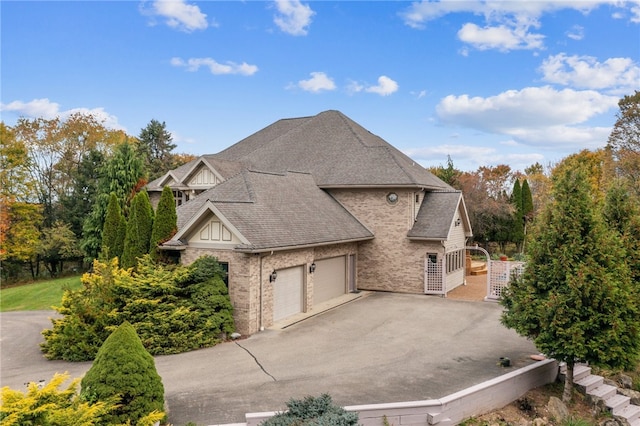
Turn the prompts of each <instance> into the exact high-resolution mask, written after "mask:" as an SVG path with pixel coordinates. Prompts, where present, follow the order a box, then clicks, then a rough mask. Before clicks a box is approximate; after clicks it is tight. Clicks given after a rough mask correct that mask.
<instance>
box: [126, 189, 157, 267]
mask: <svg viewBox="0 0 640 426" xmlns="http://www.w3.org/2000/svg"><path fill="white" fill-rule="evenodd" d="M152 229H153V208H152V207H151V202H150V201H149V195H148V194H147V191H144V190H143V191H141V192H139V193H138V194H137V195H136V196H135V197H134V198H133V201H132V202H131V211H130V212H129V219H128V220H127V233H126V235H125V238H124V249H123V252H122V259H121V262H120V263H121V264H122V267H123V268H131V267H134V266H136V262H137V259H138V258H139V257H140V256H142V255H143V254H147V253H149V242H150V241H151V230H152Z"/></svg>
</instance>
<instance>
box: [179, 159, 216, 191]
mask: <svg viewBox="0 0 640 426" xmlns="http://www.w3.org/2000/svg"><path fill="white" fill-rule="evenodd" d="M220 182H221V180H220V178H218V176H216V174H215V173H214V172H213V171H212V170H211V169H209V167H207V166H205V165H204V164H201V165H200V167H198V168H197V169H196V170H195V171H194V172H193V173H192V174H191V176H190V177H189V179H188V180H187V185H188V186H189V187H196V186H200V187H207V188H210V187H212V186H216V185H218V184H219V183H220Z"/></svg>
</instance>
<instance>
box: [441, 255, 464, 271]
mask: <svg viewBox="0 0 640 426" xmlns="http://www.w3.org/2000/svg"><path fill="white" fill-rule="evenodd" d="M464 256H465V253H464V249H461V250H456V251H450V252H449V253H447V254H446V262H447V274H450V273H452V272H456V271H459V270H460V269H463V268H464Z"/></svg>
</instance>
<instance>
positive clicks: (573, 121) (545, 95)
mask: <svg viewBox="0 0 640 426" xmlns="http://www.w3.org/2000/svg"><path fill="white" fill-rule="evenodd" d="M617 102H618V98H617V97H614V96H607V95H603V94H600V93H598V92H595V91H591V90H585V91H575V90H572V89H564V90H560V91H558V90H555V89H553V88H551V87H548V86H545V87H527V88H525V89H522V90H509V91H506V92H503V93H500V94H498V95H496V96H490V97H487V98H483V97H469V96H468V95H461V96H454V95H450V96H447V97H445V98H443V99H441V101H440V103H439V104H438V105H437V107H436V112H437V115H438V118H439V119H440V120H441V122H443V123H445V124H448V125H454V126H462V127H468V128H472V129H477V130H481V131H483V132H486V133H493V134H501V135H506V136H509V137H512V138H514V139H515V140H516V141H518V142H520V143H523V144H527V145H535V146H554V145H558V144H562V145H565V146H578V147H580V148H589V147H597V146H602V145H603V144H604V143H605V142H606V140H607V137H608V134H609V132H610V130H611V129H610V128H605V127H590V126H589V125H586V124H584V123H586V122H587V121H588V120H590V119H591V118H593V117H595V116H597V115H599V114H602V113H605V112H607V111H609V110H610V109H612V108H615V107H616V106H617Z"/></svg>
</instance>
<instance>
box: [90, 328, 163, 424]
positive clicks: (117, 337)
mask: <svg viewBox="0 0 640 426" xmlns="http://www.w3.org/2000/svg"><path fill="white" fill-rule="evenodd" d="M80 395H81V396H82V398H84V399H85V400H86V401H89V402H92V403H97V402H99V401H113V400H117V401H118V405H117V407H116V409H114V410H112V411H111V412H110V413H108V414H106V415H105V416H104V420H105V422H106V423H107V424H120V423H125V422H127V421H131V422H133V423H134V424H135V423H137V422H138V420H140V419H141V418H143V417H145V416H146V415H148V414H149V413H158V412H162V410H163V408H164V386H163V385H162V379H161V378H160V375H158V372H157V371H156V366H155V361H154V360H153V357H152V356H151V355H150V354H149V352H147V351H146V350H145V349H144V347H143V346H142V342H141V341H140V338H139V337H138V335H137V334H136V331H135V330H134V329H133V327H132V326H131V324H129V323H128V322H125V323H123V324H122V325H121V326H120V327H118V328H117V329H116V330H115V331H114V332H113V333H111V335H110V336H109V337H108V338H107V340H105V342H104V344H103V345H102V347H101V348H100V350H99V351H98V355H97V356H96V359H95V361H94V362H93V365H92V366H91V368H90V369H89V371H87V373H86V374H85V376H84V377H83V378H82V382H81V393H80Z"/></svg>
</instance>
